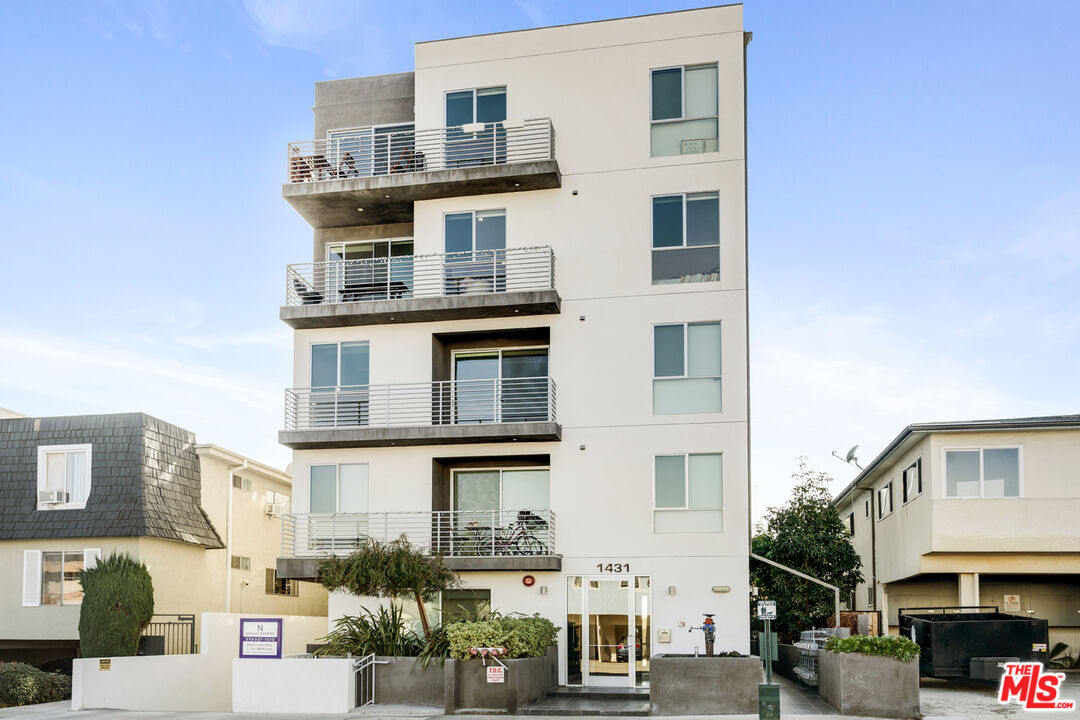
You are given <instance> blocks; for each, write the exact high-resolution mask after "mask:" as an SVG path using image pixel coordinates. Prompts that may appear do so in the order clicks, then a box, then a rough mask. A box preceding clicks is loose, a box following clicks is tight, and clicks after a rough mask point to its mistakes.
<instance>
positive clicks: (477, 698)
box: [376, 647, 558, 715]
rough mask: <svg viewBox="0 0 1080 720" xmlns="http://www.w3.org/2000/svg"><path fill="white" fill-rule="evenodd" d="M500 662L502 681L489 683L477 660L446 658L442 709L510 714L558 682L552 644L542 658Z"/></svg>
mask: <svg viewBox="0 0 1080 720" xmlns="http://www.w3.org/2000/svg"><path fill="white" fill-rule="evenodd" d="M502 662H503V664H504V665H506V675H505V678H506V681H505V682H503V683H489V682H488V681H487V668H486V667H484V665H483V663H481V662H480V661H479V660H454V659H450V660H447V661H446V681H445V682H446V684H445V702H444V705H443V708H444V712H445V713H446V714H447V715H453V714H455V713H456V712H457V711H459V710H475V709H480V708H483V709H487V710H500V711H505V712H506V713H509V714H511V715H513V714H515V713H516V712H517V709H518V708H519V707H521V706H523V705H526V704H528V703H530V702H532V701H533V700H538V699H539V698H541V697H543V696H544V694H545V693H546V692H547V690H548V689H549V688H552V687H554V686H555V685H557V684H558V655H557V653H556V649H555V647H550V648H548V651H547V654H546V655H545V656H544V657H542V658H518V659H516V660H503V661H502ZM377 672H378V671H376V673H377Z"/></svg>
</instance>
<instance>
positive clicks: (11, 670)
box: [0, 662, 71, 708]
mask: <svg viewBox="0 0 1080 720" xmlns="http://www.w3.org/2000/svg"><path fill="white" fill-rule="evenodd" d="M70 699H71V678H70V677H68V676H67V675H61V674H60V673H51V672H44V671H42V670H38V669H37V668H36V667H33V666H32V665H26V664H24V663H19V662H13V663H0V708H5V707H19V706H22V705H36V704H38V703H47V702H55V701H57V700H70Z"/></svg>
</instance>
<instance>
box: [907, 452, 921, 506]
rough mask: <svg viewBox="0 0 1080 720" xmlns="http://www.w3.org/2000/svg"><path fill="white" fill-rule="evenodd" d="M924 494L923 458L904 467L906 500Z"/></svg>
mask: <svg viewBox="0 0 1080 720" xmlns="http://www.w3.org/2000/svg"><path fill="white" fill-rule="evenodd" d="M919 495H922V458H919V459H918V460H916V461H915V462H913V463H911V464H910V465H908V466H907V468H905V469H904V502H908V501H909V500H914V499H915V498H917V497H918V496H919Z"/></svg>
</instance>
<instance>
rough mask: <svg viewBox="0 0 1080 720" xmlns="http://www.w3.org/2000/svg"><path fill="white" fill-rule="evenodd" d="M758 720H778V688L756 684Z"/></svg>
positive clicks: (776, 686) (768, 684) (772, 684)
mask: <svg viewBox="0 0 1080 720" xmlns="http://www.w3.org/2000/svg"><path fill="white" fill-rule="evenodd" d="M757 692H758V700H757V703H758V720H780V686H779V685H778V684H777V683H758V686H757Z"/></svg>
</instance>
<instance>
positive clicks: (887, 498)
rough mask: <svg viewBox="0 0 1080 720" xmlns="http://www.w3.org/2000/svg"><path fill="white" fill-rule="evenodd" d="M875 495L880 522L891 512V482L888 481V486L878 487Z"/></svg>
mask: <svg viewBox="0 0 1080 720" xmlns="http://www.w3.org/2000/svg"><path fill="white" fill-rule="evenodd" d="M877 494H878V495H877V497H878V519H879V520H880V519H881V518H883V517H885V516H886V515H888V514H890V513H891V512H892V511H893V495H892V481H891V480H890V481H889V483H888V484H886V485H882V486H881V487H879V488H878V491H877Z"/></svg>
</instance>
